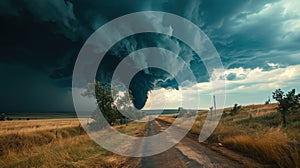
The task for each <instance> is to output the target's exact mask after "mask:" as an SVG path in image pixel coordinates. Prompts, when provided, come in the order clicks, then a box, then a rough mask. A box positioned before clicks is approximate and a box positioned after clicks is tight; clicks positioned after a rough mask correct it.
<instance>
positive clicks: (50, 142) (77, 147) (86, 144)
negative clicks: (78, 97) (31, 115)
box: [0, 119, 145, 168]
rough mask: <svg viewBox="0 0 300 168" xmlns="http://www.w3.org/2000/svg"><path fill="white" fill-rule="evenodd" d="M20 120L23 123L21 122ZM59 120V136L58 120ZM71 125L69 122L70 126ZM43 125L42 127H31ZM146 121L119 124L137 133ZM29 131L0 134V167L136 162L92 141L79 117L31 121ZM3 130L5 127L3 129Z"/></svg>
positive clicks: (123, 129)
mask: <svg viewBox="0 0 300 168" xmlns="http://www.w3.org/2000/svg"><path fill="white" fill-rule="evenodd" d="M18 122H20V123H18ZM24 122H26V121H13V122H0V123H1V124H2V126H3V127H2V129H7V128H13V127H14V125H16V126H17V127H18V129H20V128H22V127H21V125H22V124H24ZM57 122H59V123H60V126H61V127H59V130H58V138H56V134H55V131H56V123H57ZM47 124H49V125H48V126H47ZM68 124H69V125H68ZM34 125H40V126H41V127H40V128H41V129H39V130H36V129H31V130H30V131H29V129H28V127H30V126H34ZM144 125H145V123H134V122H132V123H129V124H128V126H118V128H117V129H118V130H119V131H120V132H123V133H125V134H129V135H134V136H138V135H139V133H138V132H141V130H142V129H143V128H144ZM24 129H26V131H17V132H15V131H6V133H5V134H1V135H0V167H22V168H23V167H112V168H113V167H127V166H125V165H127V164H129V166H130V165H131V166H134V165H135V164H137V161H136V160H134V161H130V159H129V158H126V157H122V156H119V155H115V154H113V153H111V152H109V151H107V150H105V149H103V148H102V147H101V146H99V145H98V144H96V143H95V142H94V141H92V140H91V139H90V138H89V136H88V135H86V134H85V132H84V131H83V129H82V127H81V126H80V125H79V122H78V120H77V121H76V120H74V119H66V120H64V119H59V120H32V121H30V122H26V124H25V125H24ZM2 131H3V130H2Z"/></svg>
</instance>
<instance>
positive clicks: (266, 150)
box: [159, 104, 300, 167]
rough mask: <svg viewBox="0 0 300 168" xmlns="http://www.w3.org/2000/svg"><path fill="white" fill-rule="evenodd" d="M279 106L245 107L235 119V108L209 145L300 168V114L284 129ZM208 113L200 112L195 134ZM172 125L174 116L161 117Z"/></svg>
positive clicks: (227, 112)
mask: <svg viewBox="0 0 300 168" xmlns="http://www.w3.org/2000/svg"><path fill="white" fill-rule="evenodd" d="M276 107H277V104H269V105H249V106H244V107H242V109H241V110H240V111H239V112H238V113H237V114H236V115H234V116H232V115H230V110H231V109H232V108H226V109H224V114H223V116H222V119H221V121H220V123H219V125H218V127H217V128H216V130H215V131H214V133H213V134H212V136H210V137H209V139H208V140H207V142H209V143H222V144H223V145H224V146H225V147H227V148H229V149H232V150H235V151H238V152H240V153H242V154H244V155H247V156H249V157H252V158H255V159H256V160H258V161H260V162H262V163H271V164H274V166H279V167H299V166H300V144H299V142H300V112H299V111H298V112H294V113H291V114H288V116H287V121H288V124H287V127H286V128H283V127H282V126H281V124H280V123H281V122H280V114H279V113H278V112H277V110H276ZM209 115H210V114H208V111H200V112H199V113H198V116H197V120H196V122H195V123H194V125H193V127H192V129H191V131H190V132H191V133H193V134H199V133H200V130H201V128H202V124H203V122H204V120H205V118H206V117H207V116H208V117H209ZM159 119H160V120H164V121H166V122H169V123H172V122H173V121H174V120H175V118H174V115H173V116H172V115H168V116H164V115H163V116H160V117H159Z"/></svg>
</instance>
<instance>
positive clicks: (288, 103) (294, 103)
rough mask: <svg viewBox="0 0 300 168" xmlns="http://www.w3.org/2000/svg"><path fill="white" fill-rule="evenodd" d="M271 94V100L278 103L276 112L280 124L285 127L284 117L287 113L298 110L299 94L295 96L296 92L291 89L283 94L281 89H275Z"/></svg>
mask: <svg viewBox="0 0 300 168" xmlns="http://www.w3.org/2000/svg"><path fill="white" fill-rule="evenodd" d="M272 93H273V99H275V100H276V101H277V102H278V108H277V111H278V112H280V114H281V122H282V125H283V126H286V115H287V113H288V112H291V111H293V110H295V109H296V108H299V100H300V94H298V95H296V90H295V89H292V90H291V91H289V92H288V93H286V94H284V92H283V91H282V90H281V89H276V90H275V91H274V92H272Z"/></svg>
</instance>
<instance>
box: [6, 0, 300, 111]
mask: <svg viewBox="0 0 300 168" xmlns="http://www.w3.org/2000/svg"><path fill="white" fill-rule="evenodd" d="M299 8H300V2H299V1H298V0H281V1H280V0H243V1H225V0H202V1H201V0H198V1H196V0H188V1H179V0H178V1H175V0H174V1H171V0H169V1H168V0H165V1H162V0H152V1H150V0H149V1H138V0H132V1H129V0H128V1H119V0H110V1H103V0H97V1H95V0H85V1H75V0H1V1H0V22H1V26H0V37H1V38H0V49H1V56H0V77H1V82H0V91H1V97H0V102H1V106H0V111H1V112H16V111H26V112H28V111H73V103H72V93H71V87H72V73H73V68H74V64H75V61H76V58H77V56H78V53H79V51H80V49H81V47H82V46H83V44H84V43H85V41H86V40H87V38H88V37H89V36H90V35H91V34H92V33H93V32H94V31H95V30H97V29H98V28H100V27H101V26H102V25H103V24H105V23H107V22H109V21H111V20H113V19H115V18H118V17H120V16H123V15H125V14H129V13H133V12H139V11H149V10H153V11H163V12H169V13H173V14H176V15H179V16H182V17H184V18H186V19H188V20H191V21H192V22H193V23H194V24H196V25H197V26H199V27H200V28H201V29H202V30H203V31H204V32H205V33H206V35H207V36H208V37H209V38H210V40H211V41H212V43H213V44H214V46H215V47H216V49H217V51H218V53H219V55H220V57H221V60H222V63H223V65H224V68H225V77H226V79H227V82H226V86H227V100H226V105H228V106H231V105H232V104H234V103H239V104H252V103H263V102H264V101H265V100H266V99H267V97H268V96H270V95H271V92H272V91H273V90H275V89H276V88H282V89H284V90H289V89H291V88H295V89H296V90H297V91H300V87H299V86H300V85H299V84H300V73H299V71H300V47H299V46H300V10H299ZM178 43H179V42H178V41H176V40H174V39H172V38H168V39H167V41H166V38H165V37H163V36H161V35H157V34H156V35H155V34H144V35H137V36H134V37H128V38H127V39H124V41H123V42H120V44H119V45H116V46H114V48H112V49H111V50H110V52H108V53H107V54H106V57H107V62H106V63H105V62H104V64H103V65H102V66H100V69H101V67H102V68H103V69H104V70H106V71H107V72H109V67H111V64H110V63H111V62H114V61H116V62H118V61H119V58H120V57H122V55H123V56H125V55H126V54H129V53H130V52H132V51H134V50H137V49H140V48H143V47H153V46H154V47H157V46H159V47H164V48H167V49H169V50H178V54H179V55H180V57H182V58H183V59H189V61H190V64H189V65H190V68H191V69H192V70H193V71H194V73H195V74H196V76H197V82H198V83H197V84H194V85H193V86H191V87H194V88H195V89H200V90H201V91H203V94H206V91H207V90H206V89H207V88H208V85H209V80H210V79H209V77H208V76H207V73H206V72H205V69H203V68H205V67H203V64H202V63H201V60H197V59H196V57H194V56H193V55H194V54H195V53H193V52H192V51H190V49H188V47H186V46H185V45H184V44H181V43H179V44H178ZM125 44H126V45H125ZM176 44H177V45H176ZM190 55H192V56H191V57H189V56H190ZM170 62H171V61H170ZM107 67H108V68H107ZM157 74H160V75H157ZM97 78H98V80H103V81H105V80H106V78H105V77H103V75H101V73H100V75H99V77H97ZM135 78H136V79H135V82H133V84H132V85H131V89H132V90H133V92H134V96H135V97H136V100H137V101H138V102H136V105H137V106H139V108H142V107H144V105H145V104H146V106H145V107H148V106H149V103H150V100H151V104H152V106H155V105H156V104H157V106H159V103H160V99H159V97H158V96H161V95H163V96H164V97H165V99H167V100H168V101H169V105H168V106H167V107H168V108H176V107H177V106H178V104H176V103H177V102H178V97H179V96H178V89H179V88H178V84H176V82H174V81H173V80H172V79H171V78H169V77H168V76H167V75H166V74H164V73H162V72H161V71H157V70H151V72H141V73H139V74H138V75H137V77H135ZM158 79H161V80H158ZM151 90H152V91H151ZM81 91H82V90H81V89H80V88H78V92H81ZM149 91H151V93H150V92H149ZM147 93H149V95H148V96H147ZM193 96H194V97H193ZM195 96H197V95H191V97H190V99H191V101H192V100H194V98H195ZM209 104H210V100H209V99H207V100H204V102H203V105H202V107H203V108H207V107H208V106H209ZM87 106H88V104H87ZM191 106H192V105H191Z"/></svg>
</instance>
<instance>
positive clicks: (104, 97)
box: [82, 82, 142, 129]
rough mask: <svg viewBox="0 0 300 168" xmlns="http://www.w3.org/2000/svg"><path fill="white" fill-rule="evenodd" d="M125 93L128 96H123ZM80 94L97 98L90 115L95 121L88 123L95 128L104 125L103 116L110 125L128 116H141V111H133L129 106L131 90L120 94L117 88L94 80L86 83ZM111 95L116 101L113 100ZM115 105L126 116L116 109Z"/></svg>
mask: <svg viewBox="0 0 300 168" xmlns="http://www.w3.org/2000/svg"><path fill="white" fill-rule="evenodd" d="M125 94H128V95H129V96H124V95H125ZM82 96H88V97H95V98H96V100H97V102H96V103H97V104H98V107H97V109H96V110H95V112H94V113H93V114H92V116H91V118H92V119H94V120H95V122H92V123H91V124H90V126H91V127H93V128H95V129H97V128H99V127H102V126H103V125H104V121H103V120H104V119H103V117H104V118H105V119H106V120H107V122H108V123H109V124H110V125H115V124H118V123H119V122H120V120H124V119H125V120H126V121H127V118H128V117H129V118H132V119H140V118H141V117H142V115H141V114H142V113H139V112H135V110H134V108H133V107H132V106H131V104H132V100H133V97H132V94H131V92H125V93H123V96H122V94H120V92H119V90H118V89H116V88H112V89H111V88H110V87H106V86H104V85H102V84H101V83H100V82H94V83H90V84H88V88H87V90H86V91H85V92H83V93H82ZM113 97H114V98H115V101H116V102H114V99H113ZM116 105H117V106H118V108H119V110H122V112H123V113H124V114H125V115H126V116H124V115H122V114H121V113H120V112H119V111H118V108H117V106H116ZM102 115H103V117H102Z"/></svg>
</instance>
